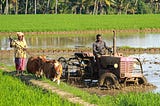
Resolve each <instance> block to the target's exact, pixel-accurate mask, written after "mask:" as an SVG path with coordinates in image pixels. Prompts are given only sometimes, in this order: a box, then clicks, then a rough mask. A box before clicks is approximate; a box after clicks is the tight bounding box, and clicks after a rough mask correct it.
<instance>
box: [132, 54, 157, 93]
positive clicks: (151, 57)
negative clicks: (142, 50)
mask: <svg viewBox="0 0 160 106" xmlns="http://www.w3.org/2000/svg"><path fill="white" fill-rule="evenodd" d="M130 57H137V58H139V59H140V60H141V62H142V66H143V72H144V76H145V77H146V78H147V80H148V82H149V83H151V84H153V85H156V86H157V88H156V89H154V90H153V92H160V54H135V55H131V56H130Z"/></svg>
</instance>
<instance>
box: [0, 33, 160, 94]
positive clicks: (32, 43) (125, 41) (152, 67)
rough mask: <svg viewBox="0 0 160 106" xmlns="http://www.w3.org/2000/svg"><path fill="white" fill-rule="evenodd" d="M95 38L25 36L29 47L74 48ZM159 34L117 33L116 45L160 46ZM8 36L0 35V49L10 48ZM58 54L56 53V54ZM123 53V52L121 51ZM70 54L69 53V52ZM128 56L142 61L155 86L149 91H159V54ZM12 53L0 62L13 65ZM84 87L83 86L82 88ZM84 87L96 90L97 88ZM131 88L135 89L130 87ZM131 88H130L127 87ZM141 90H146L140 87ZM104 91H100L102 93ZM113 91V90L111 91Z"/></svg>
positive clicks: (108, 39)
mask: <svg viewBox="0 0 160 106" xmlns="http://www.w3.org/2000/svg"><path fill="white" fill-rule="evenodd" d="M103 39H104V40H105V41H106V42H107V45H108V46H112V36H107V35H104V36H103ZM94 40H95V35H86V36H84V35H83V36H76V35H75V36H72V37H67V35H66V36H61V37H60V36H54V35H49V36H47V35H46V36H35V35H34V36H27V35H26V41H27V44H28V46H29V48H36V49H37V48H39V49H43V48H53V49H56V48H75V47H78V46H80V47H89V48H91V47H92V43H93V42H94ZM159 41H160V34H128V35H125V36H124V35H117V42H116V44H117V46H119V47H122V46H129V47H141V48H160V42H159ZM10 49H11V48H10V47H9V42H8V36H2V37H0V50H10ZM57 54H58V55H57ZM57 54H56V53H54V54H44V53H43V55H47V56H48V58H56V59H57V58H58V57H61V56H64V57H66V56H65V55H68V54H67V53H66V54H59V53H57ZM123 54H124V53H123ZM69 55H71V54H69ZM129 56H130V57H137V58H139V59H140V61H141V62H142V67H143V72H144V76H145V77H146V78H147V80H148V82H149V83H151V84H153V85H155V86H157V88H155V89H152V90H151V92H158V93H160V54H159V53H157V54H151V53H141V54H133V55H129ZM13 61H14V60H13V54H8V58H6V57H5V58H4V57H3V56H2V54H0V63H5V64H7V65H14V62H13ZM84 89H85V88H84ZM91 89H93V88H89V89H85V90H88V91H89V90H90V91H92V93H93V92H96V91H97V89H93V90H91ZM132 89H136V88H135V87H132ZM127 90H128V89H124V92H125V91H126V92H127ZM129 90H131V89H129ZM141 90H142V91H145V90H148V89H144V87H141ZM104 92H105V91H101V94H103V93H104ZM111 93H113V92H111Z"/></svg>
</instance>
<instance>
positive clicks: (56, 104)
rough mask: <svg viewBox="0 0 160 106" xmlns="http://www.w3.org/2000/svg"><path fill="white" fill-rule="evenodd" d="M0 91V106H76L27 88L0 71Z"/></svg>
mask: <svg viewBox="0 0 160 106" xmlns="http://www.w3.org/2000/svg"><path fill="white" fill-rule="evenodd" d="M0 91H1V92H0V95H1V99H0V106H78V104H73V103H70V102H68V101H67V100H64V99H62V98H61V97H59V96H58V95H57V94H53V93H51V92H44V91H43V90H42V89H41V88H38V87H33V86H27V85H25V84H24V83H23V82H21V81H20V80H19V79H17V78H16V77H11V76H8V75H6V74H3V72H2V70H0Z"/></svg>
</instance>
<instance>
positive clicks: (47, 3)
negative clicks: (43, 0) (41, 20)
mask: <svg viewBox="0 0 160 106" xmlns="http://www.w3.org/2000/svg"><path fill="white" fill-rule="evenodd" d="M49 4H50V0H48V2H47V11H48V10H49V9H48V8H49Z"/></svg>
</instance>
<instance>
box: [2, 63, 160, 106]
mask: <svg viewBox="0 0 160 106" xmlns="http://www.w3.org/2000/svg"><path fill="white" fill-rule="evenodd" d="M4 66H5V65H4ZM5 67H7V68H9V69H12V70H13V67H8V66H5ZM42 80H45V81H46V82H48V83H52V85H53V86H56V87H58V88H59V89H62V90H64V91H67V92H70V93H72V94H74V95H76V96H78V97H81V98H82V99H84V100H85V101H87V102H90V103H94V104H97V105H98V106H159V105H160V94H159V93H128V94H118V95H116V96H109V95H107V96H98V95H96V94H89V93H88V92H86V91H84V90H81V89H79V88H76V87H73V86H70V85H68V84H66V83H63V82H62V83H61V84H60V85H59V86H58V85H57V84H56V83H53V82H50V81H49V80H46V79H42ZM0 90H1V92H0V95H2V96H1V99H0V106H10V104H12V106H17V105H22V106H28V105H29V106H36V105H38V106H44V105H46V106H49V105H50V106H72V105H73V104H71V103H69V102H67V101H65V100H62V99H61V98H60V97H59V96H57V95H56V94H51V93H47V92H43V91H42V90H41V89H40V88H38V87H37V88H35V87H32V86H27V85H25V84H24V83H23V82H21V81H20V80H19V79H17V78H15V77H11V76H9V75H7V74H3V73H2V70H0Z"/></svg>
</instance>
